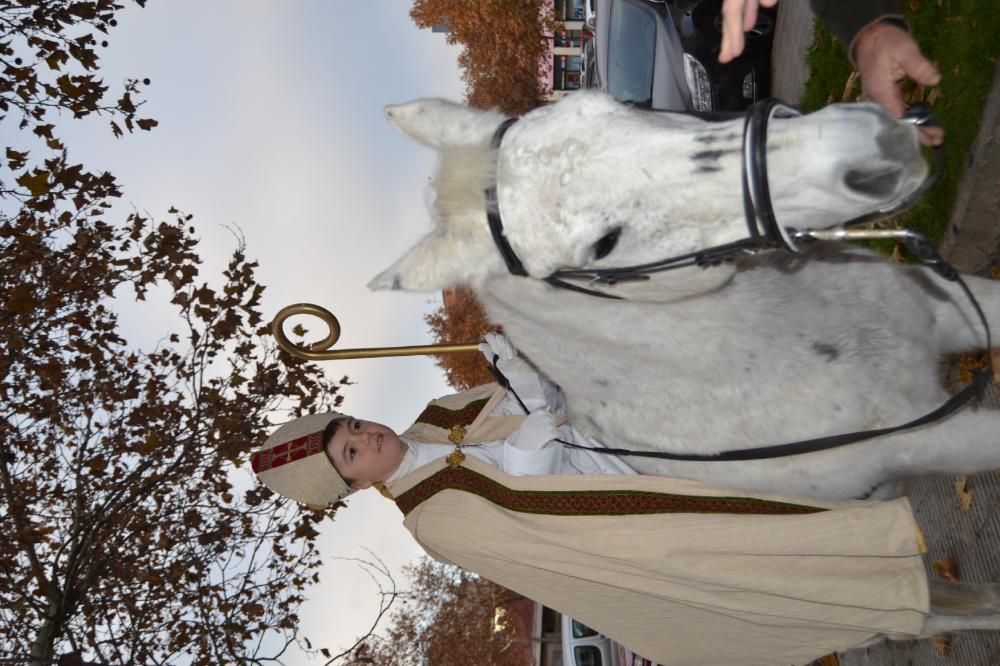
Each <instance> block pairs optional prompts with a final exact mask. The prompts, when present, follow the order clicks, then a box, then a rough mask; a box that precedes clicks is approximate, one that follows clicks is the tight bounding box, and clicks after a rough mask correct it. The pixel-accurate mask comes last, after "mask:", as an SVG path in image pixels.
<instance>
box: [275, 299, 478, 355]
mask: <svg viewBox="0 0 1000 666" xmlns="http://www.w3.org/2000/svg"><path fill="white" fill-rule="evenodd" d="M294 315H312V316H314V317H317V318H319V319H320V320H322V321H323V323H325V324H326V326H327V328H328V329H329V331H330V333H329V334H328V335H327V336H326V337H325V338H323V339H322V340H320V341H319V342H314V343H312V344H310V345H308V346H307V347H300V346H299V345H296V344H295V343H293V342H292V341H291V340H289V339H288V337H287V336H286V335H285V331H284V328H283V326H284V323H285V320H286V319H288V318H289V317H292V316H294ZM271 335H273V336H274V339H275V340H276V341H277V342H278V346H279V347H281V348H282V349H283V350H285V351H286V352H288V353H289V354H291V355H292V356H295V357H297V358H301V359H305V360H307V361H336V360H340V359H348V358H381V357H383V356H424V355H431V354H450V353H454V352H471V351H478V350H479V343H477V342H463V343H453V344H446V345H412V346H407V347H368V348H364V349H341V350H339V351H327V350H329V349H330V347H332V346H333V345H335V344H336V343H337V340H339V339H340V322H339V321H337V318H336V317H335V316H334V315H333V313H332V312H330V311H329V310H327V309H326V308H323V307H320V306H319V305H316V304H314V303H295V304H294V305H288V306H286V307H284V308H282V309H281V310H280V311H279V312H278V314H277V315H275V317H274V321H272V322H271Z"/></svg>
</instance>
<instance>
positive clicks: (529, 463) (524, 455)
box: [502, 441, 562, 476]
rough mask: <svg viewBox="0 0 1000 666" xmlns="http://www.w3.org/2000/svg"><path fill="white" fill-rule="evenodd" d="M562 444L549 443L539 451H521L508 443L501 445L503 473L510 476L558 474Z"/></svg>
mask: <svg viewBox="0 0 1000 666" xmlns="http://www.w3.org/2000/svg"><path fill="white" fill-rule="evenodd" d="M561 462H562V444H560V443H559V442H549V443H548V444H546V445H545V446H543V447H542V448H540V449H533V450H528V449H522V448H518V447H517V446H514V445H513V444H511V443H510V442H509V441H506V442H504V443H503V465H502V469H503V471H505V472H507V473H508V474H510V475H511V476H533V475H544V474H559V471H560V463H561Z"/></svg>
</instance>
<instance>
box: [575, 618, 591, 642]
mask: <svg viewBox="0 0 1000 666" xmlns="http://www.w3.org/2000/svg"><path fill="white" fill-rule="evenodd" d="M596 635H597V632H596V631H594V630H593V629H591V628H590V627H588V626H587V625H585V624H584V623H583V622H578V621H577V620H573V638H586V637H587V636H596Z"/></svg>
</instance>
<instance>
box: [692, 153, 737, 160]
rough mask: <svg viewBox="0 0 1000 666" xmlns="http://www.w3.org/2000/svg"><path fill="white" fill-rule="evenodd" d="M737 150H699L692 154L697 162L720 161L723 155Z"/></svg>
mask: <svg viewBox="0 0 1000 666" xmlns="http://www.w3.org/2000/svg"><path fill="white" fill-rule="evenodd" d="M735 152H736V151H735V150H699V151H698V152H697V153H694V154H693V155H691V159H692V160H694V161H695V162H705V161H708V162H718V161H719V158H720V157H722V156H723V155H725V154H727V153H735Z"/></svg>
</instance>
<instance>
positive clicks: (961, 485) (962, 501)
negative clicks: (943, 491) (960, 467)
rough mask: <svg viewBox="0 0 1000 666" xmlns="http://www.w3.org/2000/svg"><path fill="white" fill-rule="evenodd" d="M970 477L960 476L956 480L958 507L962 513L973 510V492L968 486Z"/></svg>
mask: <svg viewBox="0 0 1000 666" xmlns="http://www.w3.org/2000/svg"><path fill="white" fill-rule="evenodd" d="M966 481H968V477H966V476H964V475H963V476H960V477H958V478H956V479H955V494H956V495H958V507H959V508H960V509H961V510H962V511H968V510H969V509H970V508H972V491H971V490H969V488H968V486H967V485H966Z"/></svg>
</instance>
